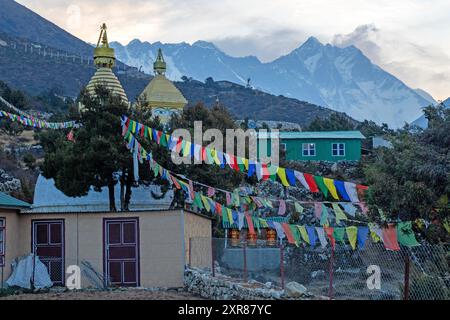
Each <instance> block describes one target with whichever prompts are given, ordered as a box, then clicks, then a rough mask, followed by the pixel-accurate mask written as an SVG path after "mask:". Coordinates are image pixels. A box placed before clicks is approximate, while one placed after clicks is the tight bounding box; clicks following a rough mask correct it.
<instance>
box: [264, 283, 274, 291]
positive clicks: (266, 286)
mask: <svg viewBox="0 0 450 320" xmlns="http://www.w3.org/2000/svg"><path fill="white" fill-rule="evenodd" d="M264 287H265V288H267V289H270V288H272V282H266V283H265V284H264Z"/></svg>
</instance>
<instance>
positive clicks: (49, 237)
mask: <svg viewBox="0 0 450 320" xmlns="http://www.w3.org/2000/svg"><path fill="white" fill-rule="evenodd" d="M31 251H32V252H35V253H36V255H37V256H38V257H39V259H40V260H41V262H42V263H43V264H44V265H45V266H46V267H47V270H48V273H49V275H50V279H51V280H52V281H53V283H54V284H55V285H64V274H65V272H64V220H45V221H44V220H33V223H32V248H31Z"/></svg>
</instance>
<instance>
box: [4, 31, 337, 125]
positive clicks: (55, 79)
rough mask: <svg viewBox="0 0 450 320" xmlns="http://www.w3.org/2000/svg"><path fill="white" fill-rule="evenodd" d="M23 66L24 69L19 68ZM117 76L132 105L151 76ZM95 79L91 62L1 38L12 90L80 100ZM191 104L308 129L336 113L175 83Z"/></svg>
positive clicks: (243, 91)
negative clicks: (218, 106) (51, 92)
mask: <svg viewBox="0 0 450 320" xmlns="http://www.w3.org/2000/svg"><path fill="white" fill-rule="evenodd" d="M18 62H20V63H18ZM118 66H119V67H118V68H115V69H114V72H115V73H116V74H117V75H118V78H119V80H120V81H121V83H122V85H123V87H124V89H125V91H126V92H127V95H128V97H129V98H130V100H131V101H134V100H135V99H136V97H137V96H138V95H139V94H140V93H141V92H142V90H143V89H144V88H145V86H146V85H147V84H148V82H149V81H150V80H151V76H149V75H146V74H143V73H140V72H138V71H137V70H136V69H135V68H130V67H128V66H126V65H123V64H121V63H119V64H118ZM94 73H95V67H94V65H93V62H92V60H88V59H86V58H83V57H80V56H76V55H73V54H72V53H68V52H64V51H61V50H57V49H56V48H52V47H49V46H46V45H44V44H40V43H36V42H30V41H28V40H25V39H21V38H17V37H11V36H7V35H4V34H0V80H2V81H5V82H6V83H8V84H9V85H10V86H11V87H13V88H14V89H20V90H22V91H24V92H27V93H29V94H32V95H39V94H41V93H42V92H47V91H49V90H51V89H57V91H58V92H59V93H60V94H61V95H65V96H69V97H72V98H75V97H77V95H78V93H79V92H80V90H81V89H82V88H83V87H84V86H85V85H86V84H87V83H88V82H89V79H90V78H91V77H92V75H93V74H94ZM175 84H176V85H177V86H178V87H179V89H180V90H181V91H182V92H183V94H184V95H185V96H186V98H187V99H188V100H189V101H190V102H191V104H192V103H196V102H199V101H203V102H204V103H205V104H206V105H208V106H212V105H214V104H215V102H216V99H217V97H219V100H220V101H221V103H222V104H224V105H225V106H227V107H228V108H229V109H230V111H231V112H232V113H233V114H234V115H235V117H236V118H237V119H244V118H246V117H248V118H251V119H254V120H275V121H289V122H296V123H298V124H300V125H307V124H308V123H309V122H310V121H312V120H313V119H314V118H315V117H316V116H318V117H321V118H324V117H327V116H329V115H330V114H331V113H332V112H333V111H332V110H330V109H327V108H323V107H319V106H316V105H314V104H310V103H307V102H301V101H299V100H296V99H292V98H286V97H283V96H275V95H271V94H268V93H264V92H262V91H259V90H253V89H248V88H246V87H245V86H242V85H238V84H234V83H231V82H227V81H221V82H212V83H209V82H208V83H203V82H200V81H185V82H184V81H182V82H176V83H175Z"/></svg>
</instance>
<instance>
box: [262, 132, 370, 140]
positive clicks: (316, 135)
mask: <svg viewBox="0 0 450 320" xmlns="http://www.w3.org/2000/svg"><path fill="white" fill-rule="evenodd" d="M258 137H259V138H261V139H267V138H268V137H279V138H280V139H365V138H366V137H365V136H364V135H363V134H362V133H361V132H360V131H304V132H299V131H292V132H286V131H282V132H279V133H276V132H260V133H259V134H258Z"/></svg>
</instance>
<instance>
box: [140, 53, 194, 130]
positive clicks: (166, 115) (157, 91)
mask: <svg viewBox="0 0 450 320" xmlns="http://www.w3.org/2000/svg"><path fill="white" fill-rule="evenodd" d="M153 68H154V72H155V77H154V78H153V79H152V81H150V83H149V84H148V85H147V87H146V88H145V89H144V91H143V92H142V93H141V95H140V100H141V102H143V104H144V105H143V107H146V108H151V110H152V114H153V116H158V117H159V118H160V120H161V123H163V124H167V122H168V121H169V120H170V118H171V116H172V115H173V114H174V113H181V112H182V111H183V108H184V106H185V105H186V104H187V103H188V101H187V100H186V98H185V97H184V96H183V94H182V93H181V92H180V90H178V89H177V87H175V85H174V84H173V83H172V82H171V81H170V80H169V79H167V78H166V69H167V65H166V62H165V61H164V57H163V54H162V51H161V49H159V50H158V56H157V58H156V61H155V63H154V64H153Z"/></svg>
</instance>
